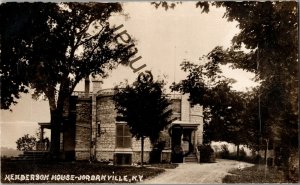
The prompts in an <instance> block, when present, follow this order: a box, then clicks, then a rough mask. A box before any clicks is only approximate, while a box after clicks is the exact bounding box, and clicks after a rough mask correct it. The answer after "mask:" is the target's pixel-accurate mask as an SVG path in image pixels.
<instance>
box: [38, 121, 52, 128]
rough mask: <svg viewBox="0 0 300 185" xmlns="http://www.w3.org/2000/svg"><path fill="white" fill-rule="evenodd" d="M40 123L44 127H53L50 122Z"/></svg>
mask: <svg viewBox="0 0 300 185" xmlns="http://www.w3.org/2000/svg"><path fill="white" fill-rule="evenodd" d="M38 124H39V125H40V126H41V127H43V128H48V129H50V128H51V124H50V122H39V123H38Z"/></svg>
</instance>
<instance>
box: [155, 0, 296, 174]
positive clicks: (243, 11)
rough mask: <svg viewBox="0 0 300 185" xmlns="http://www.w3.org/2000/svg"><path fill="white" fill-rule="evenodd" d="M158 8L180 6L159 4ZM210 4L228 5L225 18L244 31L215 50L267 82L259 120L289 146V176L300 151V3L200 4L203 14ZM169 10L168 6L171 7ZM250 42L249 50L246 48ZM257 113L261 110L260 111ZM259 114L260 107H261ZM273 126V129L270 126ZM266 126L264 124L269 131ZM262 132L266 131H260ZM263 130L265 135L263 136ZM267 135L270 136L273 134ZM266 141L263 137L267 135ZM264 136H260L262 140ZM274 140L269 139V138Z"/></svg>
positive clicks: (216, 55)
mask: <svg viewBox="0 0 300 185" xmlns="http://www.w3.org/2000/svg"><path fill="white" fill-rule="evenodd" d="M153 4H154V5H155V7H159V6H162V7H166V6H167V7H173V8H174V7H175V6H176V4H173V5H172V4H169V3H166V2H164V3H153ZM210 6H216V7H223V8H225V14H224V17H225V18H227V20H228V21H237V22H238V27H239V28H240V30H241V31H240V33H239V34H237V35H236V36H235V37H234V38H233V39H232V47H231V48H229V49H225V50H223V49H222V48H220V47H216V48H215V49H214V50H213V51H212V52H211V54H212V55H213V57H214V58H215V60H216V61H218V62H219V63H223V64H224V63H229V64H232V67H234V68H240V69H244V70H247V71H251V72H254V73H255V74H256V79H257V81H259V82H260V84H261V86H260V88H259V90H257V91H255V92H256V93H258V94H256V95H255V97H256V100H257V102H258V103H257V109H260V104H261V103H262V100H264V104H265V106H267V108H266V110H265V112H264V113H265V115H266V117H265V118H264V120H262V118H261V117H260V116H259V115H257V116H259V119H258V122H259V123H262V124H263V125H269V126H268V127H271V128H273V129H271V130H269V131H266V133H268V135H269V136H270V135H273V137H278V138H280V140H281V143H280V145H281V147H282V148H284V150H285V155H284V156H283V158H284V161H285V162H284V166H285V167H286V169H285V170H284V171H285V175H286V179H289V178H290V177H289V173H288V171H289V166H290V164H289V158H290V156H291V152H297V151H298V122H297V117H298V103H297V102H298V96H297V95H298V80H297V79H298V78H297V77H298V51H299V50H298V47H299V46H298V42H299V38H298V32H299V30H298V7H297V2H295V1H288V2H280V1H275V2H271V1H270V2H258V1H244V2H229V1H226V2H225V1H224V2H222V1H218V2H197V3H196V7H200V8H202V12H206V13H208V12H209V8H210ZM165 9H167V8H165ZM242 46H245V48H247V49H248V50H250V51H249V52H248V53H245V52H243V50H241V47H242ZM256 111H257V110H256ZM257 112H258V111H257ZM266 128H267V127H266ZM266 128H264V129H265V130H266ZM259 131H261V130H259ZM261 136H262V135H261V133H260V136H259V137H261ZM269 136H267V137H269ZM261 139H262V138H261ZM261 139H260V140H261ZM266 139H268V138H266Z"/></svg>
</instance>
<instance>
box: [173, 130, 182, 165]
mask: <svg viewBox="0 0 300 185" xmlns="http://www.w3.org/2000/svg"><path fill="white" fill-rule="evenodd" d="M182 132H183V130H182V127H173V128H172V155H171V161H172V162H173V163H182V162H183V151H182V147H181V136H182Z"/></svg>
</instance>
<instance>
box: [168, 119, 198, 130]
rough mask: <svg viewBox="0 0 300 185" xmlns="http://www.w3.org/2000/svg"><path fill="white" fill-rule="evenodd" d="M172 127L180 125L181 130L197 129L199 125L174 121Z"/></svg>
mask: <svg viewBox="0 0 300 185" xmlns="http://www.w3.org/2000/svg"><path fill="white" fill-rule="evenodd" d="M172 125H180V126H182V127H183V128H195V127H198V126H199V125H200V123H195V122H189V121H179V120H175V121H173V122H172Z"/></svg>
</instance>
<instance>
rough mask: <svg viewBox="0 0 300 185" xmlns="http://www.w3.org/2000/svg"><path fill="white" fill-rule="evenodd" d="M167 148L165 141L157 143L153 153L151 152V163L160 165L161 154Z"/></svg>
mask: <svg viewBox="0 0 300 185" xmlns="http://www.w3.org/2000/svg"><path fill="white" fill-rule="evenodd" d="M164 147H165V141H159V142H157V143H156V144H155V145H154V147H153V149H152V151H151V152H150V160H149V162H150V163H160V162H161V152H162V150H163V149H164Z"/></svg>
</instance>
